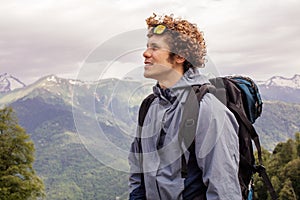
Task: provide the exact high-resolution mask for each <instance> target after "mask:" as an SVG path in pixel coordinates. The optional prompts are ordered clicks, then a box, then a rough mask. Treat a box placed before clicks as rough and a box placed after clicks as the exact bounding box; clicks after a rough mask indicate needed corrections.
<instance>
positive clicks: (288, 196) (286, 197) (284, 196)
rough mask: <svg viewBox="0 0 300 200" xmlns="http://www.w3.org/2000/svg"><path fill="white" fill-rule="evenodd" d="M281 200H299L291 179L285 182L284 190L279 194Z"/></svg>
mask: <svg viewBox="0 0 300 200" xmlns="http://www.w3.org/2000/svg"><path fill="white" fill-rule="evenodd" d="M279 199H280V200H297V198H296V194H295V191H294V189H293V187H292V182H291V180H290V179H287V180H286V181H285V182H284V185H283V188H282V190H281V191H280V193H279Z"/></svg>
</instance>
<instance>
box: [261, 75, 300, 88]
mask: <svg viewBox="0 0 300 200" xmlns="http://www.w3.org/2000/svg"><path fill="white" fill-rule="evenodd" d="M258 83H259V85H265V86H267V87H268V86H276V87H290V88H294V89H300V75H299V74H296V75H294V76H293V77H292V78H285V77H282V76H274V77H272V78H270V79H269V80H267V81H261V82H258Z"/></svg>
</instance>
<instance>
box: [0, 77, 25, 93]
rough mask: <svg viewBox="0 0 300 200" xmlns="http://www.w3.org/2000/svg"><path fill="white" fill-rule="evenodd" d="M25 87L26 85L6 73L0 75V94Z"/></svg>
mask: <svg viewBox="0 0 300 200" xmlns="http://www.w3.org/2000/svg"><path fill="white" fill-rule="evenodd" d="M25 86H26V85H25V84H24V83H23V82H22V81H20V80H19V79H18V78H16V77H14V76H12V75H10V74H8V73H3V74H0V93H6V92H10V91H12V90H14V89H17V88H23V87H25Z"/></svg>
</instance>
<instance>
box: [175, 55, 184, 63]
mask: <svg viewBox="0 0 300 200" xmlns="http://www.w3.org/2000/svg"><path fill="white" fill-rule="evenodd" d="M175 61H176V62H177V63H178V64H183V63H184V61H185V58H184V57H182V56H179V55H176V56H175Z"/></svg>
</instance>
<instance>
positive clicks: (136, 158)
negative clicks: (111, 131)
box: [128, 130, 146, 200]
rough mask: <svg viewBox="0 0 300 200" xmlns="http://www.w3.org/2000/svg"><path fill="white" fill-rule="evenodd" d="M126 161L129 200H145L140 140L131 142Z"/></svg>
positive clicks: (136, 139)
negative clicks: (128, 167)
mask: <svg viewBox="0 0 300 200" xmlns="http://www.w3.org/2000/svg"><path fill="white" fill-rule="evenodd" d="M138 131H139V130H138ZM128 161H129V166H130V175H129V200H145V199H146V192H145V186H144V176H143V173H142V150H141V144H140V138H137V137H136V138H135V139H134V141H133V142H132V144H131V149H130V153H129V156H128Z"/></svg>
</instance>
